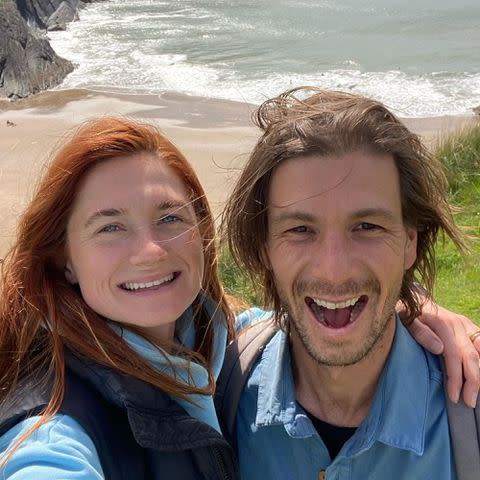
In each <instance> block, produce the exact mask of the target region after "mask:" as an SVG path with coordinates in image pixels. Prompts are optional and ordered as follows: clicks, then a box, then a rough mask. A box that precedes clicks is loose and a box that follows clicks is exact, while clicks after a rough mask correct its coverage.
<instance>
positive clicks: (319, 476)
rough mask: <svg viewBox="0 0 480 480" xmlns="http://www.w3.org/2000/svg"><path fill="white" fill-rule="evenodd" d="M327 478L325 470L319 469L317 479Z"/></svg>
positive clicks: (324, 479) (323, 479)
mask: <svg viewBox="0 0 480 480" xmlns="http://www.w3.org/2000/svg"><path fill="white" fill-rule="evenodd" d="M326 478H327V472H326V471H325V470H320V473H319V474H318V480H326Z"/></svg>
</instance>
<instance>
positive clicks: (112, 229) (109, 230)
mask: <svg viewBox="0 0 480 480" xmlns="http://www.w3.org/2000/svg"><path fill="white" fill-rule="evenodd" d="M118 231H120V225H116V224H114V223H111V224H108V225H105V226H104V227H102V228H100V229H99V230H98V233H112V232H118Z"/></svg>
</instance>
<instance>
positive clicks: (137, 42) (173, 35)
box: [49, 0, 480, 117]
mask: <svg viewBox="0 0 480 480" xmlns="http://www.w3.org/2000/svg"><path fill="white" fill-rule="evenodd" d="M49 37H50V39H51V41H52V46H53V47H54V49H55V50H56V51H57V53H59V54H60V55H62V56H64V57H66V58H68V59H70V60H72V61H73V62H74V63H75V64H76V69H75V71H74V72H73V73H72V74H70V75H69V76H68V77H67V79H66V80H65V82H64V83H63V84H62V86H61V88H72V87H87V88H98V89H106V90H113V89H122V90H127V91H137V92H153V93H157V92H158V93H160V92H163V91H178V92H183V93H187V94H192V95H200V96H206V97H215V98H223V99H231V100H240V101H247V102H252V103H259V102H261V101H262V100H264V99H265V98H268V97H270V96H272V95H276V94H278V93H280V92H281V91H283V90H285V89H287V88H291V87H295V86H299V85H306V84H308V85H318V86H322V87H324V88H333V89H338V90H347V91H352V92H356V93H361V94H365V95H368V96H371V97H374V98H377V99H379V100H381V101H383V102H385V103H386V104H387V105H388V106H389V107H391V108H392V109H393V110H395V111H396V112H397V113H399V114H401V115H403V116H415V117H420V116H435V115H443V114H454V115H457V114H465V113H471V108H472V107H475V106H478V105H480V1H479V0H456V1H455V2H454V1H452V0H416V1H415V2H408V1H407V0H303V1H302V0H216V1H215V0H171V1H161V0H110V1H102V2H99V3H92V4H89V5H88V6H87V7H86V8H85V9H83V10H82V11H81V12H80V21H79V22H74V23H72V24H70V25H69V27H68V29H67V31H65V32H51V33H49Z"/></svg>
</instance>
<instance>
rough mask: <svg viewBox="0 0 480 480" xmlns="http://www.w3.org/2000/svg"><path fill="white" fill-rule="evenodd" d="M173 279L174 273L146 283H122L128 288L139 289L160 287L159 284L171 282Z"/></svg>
mask: <svg viewBox="0 0 480 480" xmlns="http://www.w3.org/2000/svg"><path fill="white" fill-rule="evenodd" d="M171 280H173V273H171V274H170V275H167V276H166V277H164V278H161V279H159V280H153V281H151V282H146V283H134V282H126V283H123V284H122V287H123V288H126V289H127V290H139V289H140V288H151V287H158V285H162V283H166V282H170V281H171Z"/></svg>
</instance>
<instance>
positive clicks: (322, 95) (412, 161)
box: [222, 87, 465, 328]
mask: <svg viewBox="0 0 480 480" xmlns="http://www.w3.org/2000/svg"><path fill="white" fill-rule="evenodd" d="M254 121H255V123H256V124H257V125H258V126H259V127H260V128H261V129H262V131H263V135H262V136H261V138H260V139H259V141H258V142H257V144H256V145H255V147H254V149H253V152H252V154H251V155H250V158H249V161H248V162H247V165H246V166H245V168H244V169H243V172H242V174H241V176H240V178H239V180H238V182H237V184H236V186H235V188H234V191H233V193H232V195H231V197H230V200H229V201H228V203H227V206H226V208H225V210H224V217H223V222H222V229H223V231H224V234H225V237H226V240H227V241H228V245H229V247H230V250H231V252H232V255H233V257H234V259H235V261H236V262H237V264H238V265H239V266H240V267H243V269H244V270H245V271H246V272H248V274H249V275H250V276H251V277H252V279H253V281H254V284H255V285H261V286H262V290H263V291H262V293H263V297H264V302H265V306H266V307H269V308H273V309H274V311H275V314H276V320H277V322H278V324H279V325H280V326H281V327H283V328H286V327H287V326H288V325H287V324H286V321H287V317H286V316H285V315H284V313H285V312H284V311H283V308H282V302H281V300H280V298H279V295H278V292H277V290H276V287H275V279H274V275H273V272H272V271H271V269H270V268H269V266H268V265H267V264H266V263H265V256H264V255H263V252H264V250H265V245H266V242H267V235H268V222H267V214H268V211H267V199H268V194H269V186H270V182H271V179H272V176H273V174H274V172H275V169H276V168H277V167H278V166H279V165H280V164H281V163H282V162H284V161H286V160H289V159H291V158H294V157H301V156H305V155H309V154H312V153H314V154H318V155H323V156H336V155H342V154H345V153H350V152H354V151H357V150H366V151H368V152H371V153H380V154H389V155H391V156H392V157H393V158H394V161H395V164H396V167H397V170H398V173H399V178H400V192H401V202H402V214H403V220H404V222H405V224H406V225H409V226H411V227H413V228H415V229H416V230H417V231H418V241H417V259H416V261H415V263H414V264H413V266H412V267H411V268H410V269H409V270H408V271H407V272H406V273H405V275H404V277H403V283H402V287H401V292H400V300H401V301H402V302H403V303H404V305H405V306H406V308H407V312H408V319H407V320H406V322H409V321H411V320H413V318H414V317H415V316H418V314H419V313H420V311H421V303H420V299H419V296H418V288H417V287H416V285H415V280H416V279H417V280H418V281H420V282H422V283H423V285H424V286H425V287H426V290H427V292H432V288H433V282H434V279H435V248H434V247H435V242H436V239H437V237H438V234H439V233H440V232H443V233H444V234H446V235H447V236H449V237H450V238H451V239H452V240H453V242H454V244H455V245H456V246H457V247H459V248H460V249H463V248H464V247H465V243H464V237H463V235H462V232H461V231H460V230H459V228H458V227H457V226H456V225H455V222H454V220H453V216H452V209H451V207H450V206H449V204H448V201H447V188H446V187H447V183H446V179H445V175H444V174H443V171H442V168H441V166H440V164H439V162H438V161H436V160H435V159H434V158H432V156H431V155H430V153H429V152H428V151H427V150H426V149H425V147H424V146H423V144H422V142H421V140H420V139H419V137H418V136H417V135H415V134H414V133H412V132H410V131H409V130H408V129H407V127H405V125H403V123H401V122H400V121H399V120H398V119H397V118H396V117H395V116H394V115H393V114H392V113H391V112H390V111H389V110H388V109H387V108H386V107H385V106H384V105H382V104H381V103H380V102H377V101H375V100H371V99H369V98H365V97H361V96H358V95H353V94H350V93H344V92H335V91H326V90H321V89H319V88H315V87H299V88H296V89H293V90H289V91H286V92H285V93H283V94H281V95H280V96H278V97H276V98H272V99H270V100H267V101H266V102H264V103H263V104H262V105H261V106H260V107H259V108H258V110H257V111H256V112H255V114H254Z"/></svg>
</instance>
